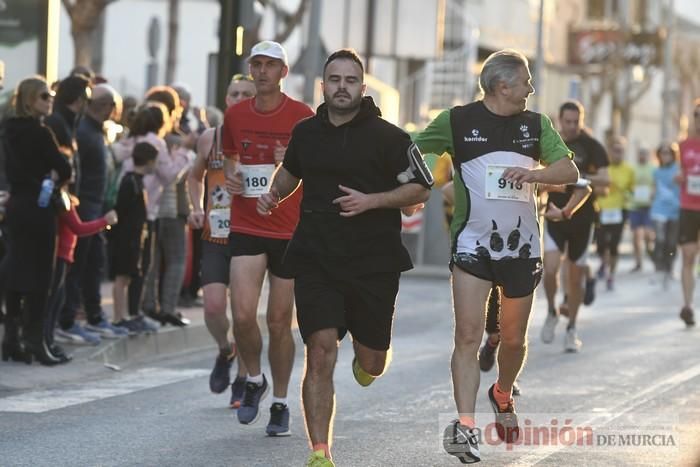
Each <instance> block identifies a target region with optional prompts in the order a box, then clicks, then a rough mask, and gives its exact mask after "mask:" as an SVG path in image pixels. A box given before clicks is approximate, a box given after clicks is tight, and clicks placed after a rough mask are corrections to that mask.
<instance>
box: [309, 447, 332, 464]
mask: <svg viewBox="0 0 700 467" xmlns="http://www.w3.org/2000/svg"><path fill="white" fill-rule="evenodd" d="M306 467H335V464H334V463H333V461H332V460H330V459H329V458H327V457H326V453H325V452H324V451H323V449H320V450H318V451H314V452H312V453H311V455H310V456H309V460H308V461H306Z"/></svg>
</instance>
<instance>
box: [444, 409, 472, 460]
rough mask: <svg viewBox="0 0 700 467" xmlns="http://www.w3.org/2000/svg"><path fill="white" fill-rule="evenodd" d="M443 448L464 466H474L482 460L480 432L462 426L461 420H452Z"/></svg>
mask: <svg viewBox="0 0 700 467" xmlns="http://www.w3.org/2000/svg"><path fill="white" fill-rule="evenodd" d="M442 446H443V447H444V448H445V451H447V453H448V454H450V455H452V456H455V457H456V458H457V459H459V461H460V462H461V463H462V464H473V463H475V462H479V461H480V460H481V454H479V433H478V430H477V429H476V428H468V427H466V426H464V425H462V424H460V423H459V420H452V421H451V422H450V424H449V425H447V428H445V433H444V434H443V436H442Z"/></svg>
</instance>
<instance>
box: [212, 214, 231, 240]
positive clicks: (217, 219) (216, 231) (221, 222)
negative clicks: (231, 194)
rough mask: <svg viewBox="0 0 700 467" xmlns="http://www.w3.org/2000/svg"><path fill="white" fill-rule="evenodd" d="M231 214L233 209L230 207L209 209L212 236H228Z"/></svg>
mask: <svg viewBox="0 0 700 467" xmlns="http://www.w3.org/2000/svg"><path fill="white" fill-rule="evenodd" d="M230 216H231V210H230V209H228V208H223V209H211V210H210V211H209V231H210V232H211V237H212V238H228V234H229V218H230Z"/></svg>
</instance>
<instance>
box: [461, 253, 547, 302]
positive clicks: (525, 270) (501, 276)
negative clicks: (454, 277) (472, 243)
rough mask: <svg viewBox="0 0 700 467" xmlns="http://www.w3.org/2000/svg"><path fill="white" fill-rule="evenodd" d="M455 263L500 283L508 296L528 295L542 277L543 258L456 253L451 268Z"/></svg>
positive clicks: (470, 272) (464, 269)
mask: <svg viewBox="0 0 700 467" xmlns="http://www.w3.org/2000/svg"><path fill="white" fill-rule="evenodd" d="M455 265H456V266H457V267H458V268H459V269H461V270H462V271H464V272H466V273H467V274H470V275H472V276H474V277H478V278H479V279H483V280H485V281H489V282H492V283H493V284H494V285H500V286H501V288H502V289H503V295H504V296H505V297H508V298H520V297H527V296H528V295H530V294H531V293H533V292H534V291H535V289H536V288H537V284H539V283H540V279H541V278H542V259H541V258H527V259H521V258H503V259H499V260H494V259H491V258H485V257H483V256H477V255H474V254H470V253H455V254H454V255H452V261H451V262H450V270H452V268H453V267H454V266H455Z"/></svg>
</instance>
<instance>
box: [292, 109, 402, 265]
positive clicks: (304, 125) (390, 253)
mask: <svg viewBox="0 0 700 467" xmlns="http://www.w3.org/2000/svg"><path fill="white" fill-rule="evenodd" d="M380 116H381V112H380V110H379V108H378V107H377V106H376V105H375V104H374V102H373V101H372V98H370V97H365V98H364V99H363V101H362V103H361V107H360V112H359V113H358V114H357V115H356V116H355V118H354V119H353V120H351V121H350V122H348V123H346V124H344V125H341V126H338V127H336V126H334V125H333V124H331V122H330V121H329V119H328V111H327V108H326V104H322V105H321V106H320V107H319V108H318V111H317V114H316V115H315V116H314V117H311V118H309V119H306V120H303V121H301V122H300V123H299V124H297V126H296V127H295V128H294V130H293V132H292V138H291V140H290V142H289V146H288V148H287V153H286V155H285V159H284V167H285V168H286V169H287V170H288V171H289V172H290V173H291V174H292V175H294V176H295V177H298V178H300V179H302V180H303V190H304V194H303V198H302V201H301V218H300V221H299V225H298V226H297V229H296V231H295V233H294V236H293V238H292V240H291V242H290V245H289V249H288V252H287V265H288V266H289V267H290V268H291V270H292V271H294V270H295V269H298V268H297V266H298V265H299V264H301V263H305V262H308V259H309V258H313V259H314V260H315V261H316V262H321V263H323V264H329V265H331V266H332V265H335V266H337V265H340V264H342V268H343V270H344V271H346V272H348V273H350V274H352V275H362V274H371V273H375V272H397V271H405V270H408V269H411V267H412V264H411V260H410V257H409V255H408V252H407V251H406V248H405V247H404V246H403V244H402V243H401V213H400V211H399V210H398V209H374V210H370V211H366V212H364V213H362V214H359V215H357V216H353V217H342V216H340V214H339V212H340V208H339V205H337V204H334V203H333V200H334V199H336V198H338V197H340V196H343V195H344V194H345V193H344V192H342V191H341V190H340V189H339V188H338V185H343V186H345V187H348V188H352V189H355V190H358V191H361V192H363V193H380V192H385V191H390V190H393V189H395V188H397V187H398V186H399V183H398V182H397V180H396V175H397V174H398V173H400V172H402V171H403V170H405V169H406V168H407V167H408V158H407V156H406V151H407V149H408V147H409V146H410V145H411V139H410V137H409V136H408V134H406V133H405V132H404V131H403V130H401V129H400V128H398V127H396V126H394V125H392V124H390V123H389V122H387V121H385V120H383V119H382V118H380Z"/></svg>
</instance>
